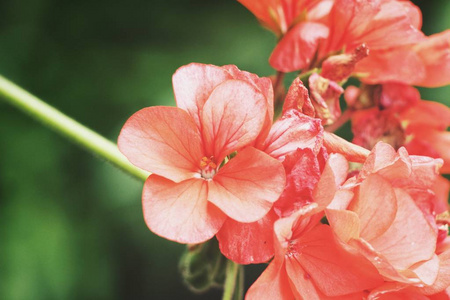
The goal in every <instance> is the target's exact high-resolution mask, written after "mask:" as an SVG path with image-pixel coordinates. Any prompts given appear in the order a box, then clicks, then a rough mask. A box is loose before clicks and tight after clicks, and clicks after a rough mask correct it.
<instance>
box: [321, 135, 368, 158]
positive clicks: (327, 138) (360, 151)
mask: <svg viewBox="0 0 450 300" xmlns="http://www.w3.org/2000/svg"><path fill="white" fill-rule="evenodd" d="M323 144H324V146H325V148H327V150H328V152H330V153H340V154H342V155H343V156H344V157H345V158H346V159H347V160H349V161H352V162H364V161H365V160H366V158H367V156H368V155H369V153H370V151H369V150H367V149H364V148H362V147H360V146H358V145H355V144H352V143H350V142H348V141H346V140H344V139H343V138H341V137H339V136H337V135H335V134H333V133H330V132H327V131H325V132H324V140H323Z"/></svg>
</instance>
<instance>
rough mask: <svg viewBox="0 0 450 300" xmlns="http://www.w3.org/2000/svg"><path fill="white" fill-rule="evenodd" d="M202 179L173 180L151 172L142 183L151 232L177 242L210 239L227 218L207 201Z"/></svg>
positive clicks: (192, 242)
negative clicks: (175, 181)
mask: <svg viewBox="0 0 450 300" xmlns="http://www.w3.org/2000/svg"><path fill="white" fill-rule="evenodd" d="M206 199H207V184H206V181H204V180H203V179H189V180H186V181H183V182H180V183H174V182H172V181H170V180H167V179H165V178H163V177H159V176H157V175H150V177H149V178H148V179H147V181H146V182H145V184H144V190H143V193H142V205H143V210H144V218H145V222H146V223H147V226H148V228H150V230H151V231H153V232H154V233H156V234H157V235H160V236H162V237H164V238H166V239H169V240H172V241H175V242H178V243H190V244H194V243H201V242H204V241H206V240H209V239H210V238H212V237H213V236H214V235H215V234H216V233H217V231H219V229H220V227H222V224H223V223H224V222H225V219H226V218H227V217H226V215H225V214H224V213H222V212H221V211H220V210H219V209H218V208H217V207H216V206H214V204H212V203H209V202H208V201H207V200H206Z"/></svg>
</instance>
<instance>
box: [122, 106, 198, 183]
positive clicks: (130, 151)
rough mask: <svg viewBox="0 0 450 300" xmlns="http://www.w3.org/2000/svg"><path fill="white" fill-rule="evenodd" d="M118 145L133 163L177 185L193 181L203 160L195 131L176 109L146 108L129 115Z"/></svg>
mask: <svg viewBox="0 0 450 300" xmlns="http://www.w3.org/2000/svg"><path fill="white" fill-rule="evenodd" d="M118 146H119V149H120V151H121V152H122V153H123V154H124V155H125V156H126V157H127V158H128V160H129V161H130V162H131V163H132V164H134V165H136V166H138V167H140V168H142V169H144V170H147V171H150V172H152V173H155V174H157V175H160V176H163V177H166V178H168V179H171V180H173V181H176V182H179V181H182V180H185V179H188V178H192V177H193V176H194V174H195V173H196V172H198V170H199V163H200V160H201V158H202V157H203V153H202V147H201V139H200V133H199V131H198V129H197V128H196V126H195V124H194V122H193V121H192V118H191V117H190V116H189V115H188V114H187V113H186V112H185V111H184V110H182V109H179V108H176V107H164V106H158V107H148V108H144V109H141V110H140V111H138V112H137V113H135V114H134V115H132V116H131V117H130V118H129V119H128V121H127V122H126V123H125V125H124V126H123V128H122V131H121V132H120V135H119V140H118Z"/></svg>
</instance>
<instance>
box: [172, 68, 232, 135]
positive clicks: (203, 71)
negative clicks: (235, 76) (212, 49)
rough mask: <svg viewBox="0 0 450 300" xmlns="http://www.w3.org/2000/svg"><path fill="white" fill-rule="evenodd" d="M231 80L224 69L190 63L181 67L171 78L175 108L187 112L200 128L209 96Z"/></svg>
mask: <svg viewBox="0 0 450 300" xmlns="http://www.w3.org/2000/svg"><path fill="white" fill-rule="evenodd" d="M231 78H232V77H231V76H230V74H229V73H228V72H227V71H226V70H225V69H223V68H221V67H218V66H214V65H205V64H199V63H191V64H189V65H186V66H182V67H181V68H179V69H178V70H177V71H176V72H175V74H173V77H172V84H173V91H174V94H175V100H176V102H177V106H178V107H179V108H182V109H184V110H185V111H187V112H188V113H189V115H190V116H191V117H192V118H193V120H194V122H195V124H196V125H197V126H198V128H200V118H201V112H202V109H203V105H204V104H205V102H206V100H207V99H208V97H209V95H210V94H211V92H212V91H213V90H214V89H215V88H216V87H217V86H218V85H219V84H221V83H222V82H223V81H225V80H228V79H231Z"/></svg>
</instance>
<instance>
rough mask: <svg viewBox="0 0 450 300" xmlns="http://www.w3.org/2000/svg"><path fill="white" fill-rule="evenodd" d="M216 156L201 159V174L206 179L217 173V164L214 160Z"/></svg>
mask: <svg viewBox="0 0 450 300" xmlns="http://www.w3.org/2000/svg"><path fill="white" fill-rule="evenodd" d="M213 159H214V157H212V156H211V157H210V158H208V157H206V156H205V157H203V158H202V160H201V161H200V170H201V172H200V174H201V176H202V178H204V179H211V178H213V177H214V175H215V174H216V169H217V164H216V163H215V162H214V161H213Z"/></svg>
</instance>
